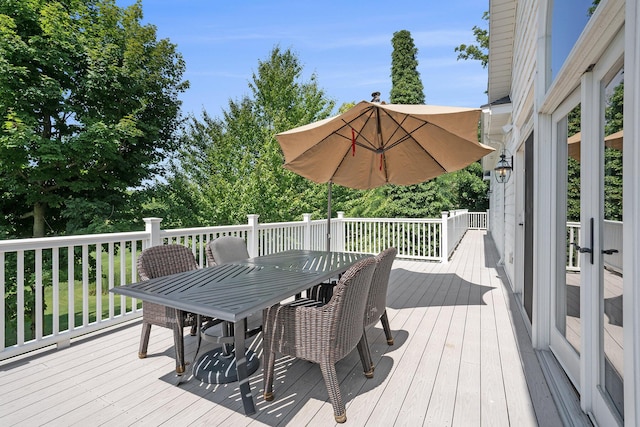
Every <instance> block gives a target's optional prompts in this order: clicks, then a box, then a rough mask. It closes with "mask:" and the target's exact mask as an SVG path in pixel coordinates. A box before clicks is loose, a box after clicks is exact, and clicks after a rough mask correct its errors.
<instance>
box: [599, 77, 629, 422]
mask: <svg viewBox="0 0 640 427" xmlns="http://www.w3.org/2000/svg"><path fill="white" fill-rule="evenodd" d="M623 89H624V74H623V72H622V71H620V72H619V73H618V74H617V75H616V76H615V77H614V78H613V80H612V81H611V82H610V83H609V84H608V85H607V87H606V88H605V102H606V104H605V108H604V114H605V120H604V123H605V132H604V134H605V138H604V144H601V149H602V150H604V227H603V239H604V241H603V246H604V249H606V250H608V249H613V250H615V252H614V251H607V252H611V253H604V255H603V263H604V264H603V266H604V270H603V281H602V282H603V288H602V298H603V299H604V301H603V307H604V312H603V313H601V315H602V321H601V324H602V327H603V331H602V336H603V346H604V348H603V354H602V357H604V365H605V372H604V378H605V390H606V391H607V393H608V394H609V396H610V397H611V400H612V402H613V404H614V406H615V407H616V409H617V410H618V412H619V414H620V416H621V417H623V414H624V390H623V389H624V371H623V357H622V355H623V348H624V347H623V342H622V337H623V328H624V325H623V323H622V296H623V295H622V293H623V292H622V290H623V289H622V274H623V269H622V155H623V152H622V140H623V137H624V135H623V134H622V120H623V114H622V110H623V104H624V103H623V95H624V90H623Z"/></svg>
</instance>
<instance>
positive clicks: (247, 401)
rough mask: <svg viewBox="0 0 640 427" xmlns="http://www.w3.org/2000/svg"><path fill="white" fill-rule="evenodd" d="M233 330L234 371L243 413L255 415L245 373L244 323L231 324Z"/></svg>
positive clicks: (247, 376)
mask: <svg viewBox="0 0 640 427" xmlns="http://www.w3.org/2000/svg"><path fill="white" fill-rule="evenodd" d="M233 329H234V336H235V350H236V369H237V370H238V385H239V386H240V396H242V405H243V406H244V413H245V414H247V415H252V414H255V413H256V407H255V405H254V403H253V394H252V393H251V385H250V384H249V375H248V372H247V356H246V354H245V344H244V340H245V338H244V321H242V320H240V321H238V322H235V323H234V324H233Z"/></svg>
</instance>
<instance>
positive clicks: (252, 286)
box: [112, 250, 371, 322]
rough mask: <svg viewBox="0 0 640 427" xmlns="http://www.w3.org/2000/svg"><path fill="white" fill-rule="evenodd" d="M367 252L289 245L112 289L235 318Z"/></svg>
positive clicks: (340, 270) (344, 266)
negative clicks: (291, 247) (273, 251)
mask: <svg viewBox="0 0 640 427" xmlns="http://www.w3.org/2000/svg"><path fill="white" fill-rule="evenodd" d="M368 256H371V255H366V254H358V253H347V252H323V251H308V250H292V251H286V252H280V253H276V254H273V255H268V256H263V257H255V258H250V259H248V260H246V261H242V262H236V263H232V264H222V265H218V266H213V267H207V268H203V269H199V270H193V271H188V272H185V273H179V274H174V275H171V276H164V277H159V278H155V279H151V280H147V281H143V282H137V283H133V284H130V285H125V286H119V287H116V288H114V289H112V292H114V293H116V294H122V295H127V296H130V297H134V298H138V299H141V300H143V301H149V302H154V303H157V304H162V305H166V306H169V307H173V308H177V309H179V310H183V311H190V312H194V313H198V314H201V315H204V316H211V317H216V318H219V319H222V320H227V321H230V322H237V321H239V320H241V319H244V318H246V317H248V316H250V315H251V314H253V313H255V312H258V311H260V310H262V309H264V308H266V307H269V306H271V305H273V304H277V303H278V302H280V301H283V300H285V299H287V298H289V297H291V296H292V295H295V294H297V293H300V292H302V291H304V290H306V289H308V288H310V287H311V286H313V285H316V284H318V283H320V282H322V281H325V280H327V279H330V278H331V277H335V276H337V275H339V274H340V273H343V272H345V271H346V270H347V269H348V268H349V267H350V266H352V265H353V264H355V263H356V262H358V261H359V260H361V259H363V258H365V257H368Z"/></svg>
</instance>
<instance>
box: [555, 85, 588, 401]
mask: <svg viewBox="0 0 640 427" xmlns="http://www.w3.org/2000/svg"><path fill="white" fill-rule="evenodd" d="M580 112H581V107H580V91H579V90H577V91H576V92H574V93H573V94H572V95H571V96H569V97H568V98H567V99H566V100H565V102H563V103H562V105H561V106H560V107H559V108H558V110H557V111H556V112H555V113H554V114H553V122H554V127H553V140H554V141H555V143H556V152H557V165H558V169H557V170H558V175H557V176H558V178H557V181H556V182H557V194H558V197H557V217H556V218H557V220H556V232H555V233H554V234H555V235H556V236H558V237H557V241H556V253H557V256H556V257H555V259H556V267H555V270H556V275H555V276H556V281H555V289H554V292H553V298H552V301H553V311H552V313H553V315H552V319H553V322H552V328H551V331H550V332H551V334H550V348H551V350H552V351H553V353H554V355H555V356H556V358H557V359H558V361H559V362H560V364H561V365H562V366H563V368H564V370H565V372H566V373H567V376H568V377H569V379H570V380H571V381H572V383H573V385H574V386H575V387H576V389H579V388H580V353H581V351H582V350H581V349H582V318H581V310H580V283H581V274H580V261H581V257H580V252H579V248H580V242H581V229H580V190H581V185H580V142H579V141H580V117H581V114H580Z"/></svg>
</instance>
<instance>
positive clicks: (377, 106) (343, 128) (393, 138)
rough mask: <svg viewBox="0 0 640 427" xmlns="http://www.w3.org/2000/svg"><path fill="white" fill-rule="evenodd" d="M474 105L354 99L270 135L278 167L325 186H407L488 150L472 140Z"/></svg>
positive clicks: (475, 117) (475, 138)
mask: <svg viewBox="0 0 640 427" xmlns="http://www.w3.org/2000/svg"><path fill="white" fill-rule="evenodd" d="M479 118H480V110H479V109H475V108H458V107H442V106H436V105H404V104H381V103H373V102H366V101H362V102H360V103H358V104H357V105H356V106H354V107H352V108H351V109H349V110H347V111H345V112H344V113H342V114H340V115H338V116H335V117H330V118H328V119H324V120H320V121H318V122H315V123H311V124H308V125H305V126H300V127H297V128H295V129H291V130H288V131H286V132H282V133H279V134H277V135H276V138H277V139H278V142H279V143H280V147H281V148H282V152H283V153H284V158H285V163H284V167H285V168H287V169H289V170H291V171H293V172H295V173H297V174H298V175H302V176H304V177H305V178H308V179H310V180H312V181H314V182H318V183H325V182H327V183H329V199H328V206H327V250H330V246H331V234H330V230H331V184H332V183H336V184H340V185H343V186H345V187H350V188H357V189H362V190H366V189H370V188H375V187H379V186H382V185H384V184H399V185H411V184H418V183H420V182H424V181H427V180H429V179H431V178H435V177H436V176H439V175H442V174H444V173H446V172H453V171H456V170H459V169H462V168H464V167H466V166H468V165H469V164H471V163H473V162H475V161H476V160H478V159H480V158H482V157H483V156H485V155H487V154H489V153H490V152H492V151H493V150H494V149H493V148H491V147H488V146H486V145H483V144H480V143H479V142H478V121H479Z"/></svg>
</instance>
